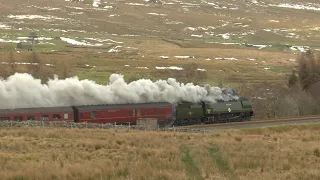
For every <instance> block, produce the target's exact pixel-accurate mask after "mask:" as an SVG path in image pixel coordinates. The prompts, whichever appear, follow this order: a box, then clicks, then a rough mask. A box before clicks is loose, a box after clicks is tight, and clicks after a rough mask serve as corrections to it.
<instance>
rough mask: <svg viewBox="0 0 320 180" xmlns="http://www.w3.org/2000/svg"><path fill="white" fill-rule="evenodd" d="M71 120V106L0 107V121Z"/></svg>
mask: <svg viewBox="0 0 320 180" xmlns="http://www.w3.org/2000/svg"><path fill="white" fill-rule="evenodd" d="M27 120H36V121H73V109H72V108H71V107H46V108H20V109H12V110H11V109H1V110H0V121H27Z"/></svg>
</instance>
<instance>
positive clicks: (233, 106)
mask: <svg viewBox="0 0 320 180" xmlns="http://www.w3.org/2000/svg"><path fill="white" fill-rule="evenodd" d="M174 114H175V120H174V125H175V126H185V125H195V124H214V123H227V122H241V121H249V120H251V117H252V116H254V112H253V110H252V105H251V104H250V102H249V101H248V99H245V98H240V99H238V100H231V101H217V102H216V103H209V102H200V103H189V102H181V103H178V104H177V105H176V106H175V113H174Z"/></svg>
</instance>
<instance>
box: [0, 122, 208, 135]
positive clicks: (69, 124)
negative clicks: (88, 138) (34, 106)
mask: <svg viewBox="0 0 320 180" xmlns="http://www.w3.org/2000/svg"><path fill="white" fill-rule="evenodd" d="M27 127H39V128H41V127H43V128H45V127H46V128H47V127H53V128H69V129H73V128H77V129H133V130H142V131H168V132H191V133H210V132H212V130H204V129H191V128H183V127H169V128H161V127H159V126H158V127H157V128H151V127H148V126H141V125H140V126H137V125H130V123H128V125H117V124H100V123H86V122H84V123H74V122H65V121H0V128H27Z"/></svg>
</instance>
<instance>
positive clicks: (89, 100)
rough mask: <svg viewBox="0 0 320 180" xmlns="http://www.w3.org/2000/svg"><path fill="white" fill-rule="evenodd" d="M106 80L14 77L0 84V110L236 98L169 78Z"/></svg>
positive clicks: (114, 76)
mask: <svg viewBox="0 0 320 180" xmlns="http://www.w3.org/2000/svg"><path fill="white" fill-rule="evenodd" d="M109 78H110V83H109V84H107V85H99V84H96V83H95V82H94V81H90V80H79V79H78V77H72V78H67V79H58V78H57V77H55V78H54V79H49V80H48V82H47V84H41V82H40V80H39V79H35V78H33V77H32V76H31V75H30V74H25V73H16V74H14V75H12V76H10V77H8V78H7V79H2V80H0V109H13V108H30V107H56V106H72V105H91V104H122V103H145V102H170V103H176V102H179V101H188V102H199V101H209V102H215V101H216V100H219V99H221V100H232V99H238V95H237V94H235V93H234V92H233V91H230V90H228V89H221V88H219V87H211V86H205V87H201V86H196V85H193V84H192V83H188V84H183V83H179V82H177V81H176V80H175V79H173V78H169V79H168V80H158V81H155V82H152V81H151V80H149V79H140V80H137V81H134V82H131V83H126V82H125V81H124V78H123V75H119V74H112V75H111V76H110V77H109Z"/></svg>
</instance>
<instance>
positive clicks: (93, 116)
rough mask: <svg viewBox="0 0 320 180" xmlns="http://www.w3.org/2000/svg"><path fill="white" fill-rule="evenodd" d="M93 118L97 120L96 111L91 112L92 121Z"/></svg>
mask: <svg viewBox="0 0 320 180" xmlns="http://www.w3.org/2000/svg"><path fill="white" fill-rule="evenodd" d="M93 118H97V112H95V111H92V112H91V119H93Z"/></svg>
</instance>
